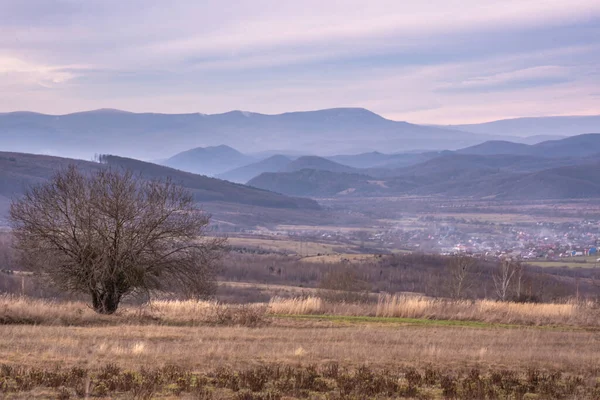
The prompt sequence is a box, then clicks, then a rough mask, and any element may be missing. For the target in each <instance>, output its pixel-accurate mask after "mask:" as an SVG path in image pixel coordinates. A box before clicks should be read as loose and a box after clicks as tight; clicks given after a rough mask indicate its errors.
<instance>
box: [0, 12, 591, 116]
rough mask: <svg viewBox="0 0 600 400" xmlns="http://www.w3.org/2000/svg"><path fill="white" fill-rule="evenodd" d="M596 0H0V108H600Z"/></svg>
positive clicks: (567, 111) (468, 111)
mask: <svg viewBox="0 0 600 400" xmlns="http://www.w3.org/2000/svg"><path fill="white" fill-rule="evenodd" d="M599 65H600V1H598V0H501V1H497V0H429V1H421V2H418V1H405V0H389V1H388V0H370V1H357V0H344V1H337V0H336V1H333V0H303V1H298V0H291V1H288V0H252V1H251V0H237V1H229V2H227V1H223V0H220V1H213V0H203V1H198V0H169V1H166V0H165V1H157V0H0V112H6V111H15V110H32V111H39V112H45V113H54V114H64V113H69V112H74V111H81V110H87V109H96V108H119V109H124V110H130V111H138V112H139V111H152V112H168V113H184V112H202V113H219V112H225V111H229V110H233V109H239V110H248V111H255V112H261V113H268V114H273V113H280V112H285V111H295V110H314V109H321V108H330V107H365V108H368V109H370V110H372V111H374V112H377V113H379V114H381V115H383V116H385V117H388V118H391V119H396V120H406V121H410V122H416V123H436V124H446V123H469V122H482V121H488V120H494V119H501V118H511V117H520V116H545V115H571V114H578V115H589V114H600V67H599Z"/></svg>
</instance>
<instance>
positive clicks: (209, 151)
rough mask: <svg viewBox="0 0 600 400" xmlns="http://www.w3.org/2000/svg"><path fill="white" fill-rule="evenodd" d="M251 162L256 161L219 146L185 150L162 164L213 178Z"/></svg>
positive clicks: (226, 147) (234, 150)
mask: <svg viewBox="0 0 600 400" xmlns="http://www.w3.org/2000/svg"><path fill="white" fill-rule="evenodd" d="M253 161H256V160H255V159H254V158H253V157H250V156H247V155H245V154H242V153H240V152H239V151H237V150H236V149H233V148H231V147H229V146H225V145H220V146H215V147H197V148H195V149H191V150H187V151H184V152H181V153H178V154H175V155H174V156H172V157H170V158H168V159H166V160H165V161H164V162H162V164H163V165H166V166H168V167H171V168H176V169H180V170H182V171H187V172H192V173H194V174H201V175H208V176H213V175H217V174H220V173H223V172H225V171H228V170H230V169H232V168H237V167H240V166H242V165H246V164H249V163H251V162H253Z"/></svg>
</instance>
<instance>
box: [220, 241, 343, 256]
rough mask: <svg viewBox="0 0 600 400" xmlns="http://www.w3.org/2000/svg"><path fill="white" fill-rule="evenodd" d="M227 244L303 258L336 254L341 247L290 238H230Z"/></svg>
mask: <svg viewBox="0 0 600 400" xmlns="http://www.w3.org/2000/svg"><path fill="white" fill-rule="evenodd" d="M227 244H228V245H229V246H232V247H246V248H254V249H261V250H265V251H269V252H275V253H285V254H301V255H303V256H316V255H318V254H332V253H336V250H335V249H336V248H339V247H340V245H339V244H330V243H317V242H310V241H299V240H292V239H288V238H285V239H284V238H282V239H267V238H241V237H230V238H228V239H227Z"/></svg>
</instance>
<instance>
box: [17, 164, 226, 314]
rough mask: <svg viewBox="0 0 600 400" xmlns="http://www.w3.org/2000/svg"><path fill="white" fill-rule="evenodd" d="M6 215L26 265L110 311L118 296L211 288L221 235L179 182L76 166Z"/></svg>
mask: <svg viewBox="0 0 600 400" xmlns="http://www.w3.org/2000/svg"><path fill="white" fill-rule="evenodd" d="M10 219H11V223H12V227H13V231H14V235H15V239H16V247H17V249H18V250H20V254H21V256H22V262H23V264H24V265H25V266H27V267H29V268H31V269H32V270H34V271H36V272H38V273H39V275H40V276H42V277H45V278H47V279H48V280H49V281H50V283H52V284H54V285H56V286H57V287H59V288H61V289H62V290H65V291H70V292H78V293H85V294H88V295H90V296H91V300H92V306H93V308H94V310H96V311H97V312H98V313H103V314H112V313H114V312H115V311H116V310H117V307H118V306H119V303H120V301H121V300H122V298H123V296H126V295H129V294H136V293H146V294H150V292H152V291H155V290H172V289H180V290H183V291H184V292H185V293H186V294H188V295H193V296H205V295H208V294H210V293H212V291H213V290H214V277H215V274H216V266H217V265H218V263H217V261H218V260H219V258H220V250H221V249H222V244H223V240H222V239H211V238H207V237H206V236H205V231H206V228H207V226H208V223H209V217H208V216H207V215H206V214H204V213H202V212H201V211H200V210H199V209H198V208H197V206H196V205H195V203H194V201H193V197H192V195H191V194H190V193H189V192H187V191H186V190H185V189H183V188H181V187H179V186H177V185H174V184H173V183H172V182H170V181H169V180H167V181H148V180H143V179H141V178H140V177H136V176H134V175H133V174H132V173H131V172H125V171H115V170H111V169H107V168H100V169H98V170H97V171H96V172H93V173H90V174H85V173H82V172H81V171H79V170H78V169H77V167H75V166H70V167H69V168H67V169H66V170H64V171H61V172H58V173H57V174H56V175H55V176H54V177H53V178H52V179H51V180H50V181H49V182H48V183H45V184H42V185H39V186H36V187H34V188H32V189H30V190H29V191H27V192H26V193H25V195H24V196H23V197H22V198H21V199H19V200H16V201H13V203H12V205H11V210H10Z"/></svg>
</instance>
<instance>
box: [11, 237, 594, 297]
mask: <svg viewBox="0 0 600 400" xmlns="http://www.w3.org/2000/svg"><path fill="white" fill-rule="evenodd" d="M19 269H20V268H19V265H18V263H17V261H16V255H15V253H14V250H13V249H12V247H11V237H10V235H9V234H5V233H0V270H2V271H3V272H2V273H0V292H4V293H12V294H21V293H22V294H26V295H29V296H34V297H60V296H61V293H58V292H55V291H52V290H51V289H49V288H48V287H46V285H43V284H40V283H39V282H36V280H34V279H32V278H31V277H29V276H23V275H21V274H18V273H17V274H14V273H11V272H10V271H15V270H16V271H18V270H19ZM218 280H219V281H222V282H223V281H227V282H249V283H260V284H270V285H289V286H295V287H301V288H307V289H320V290H332V291H345V292H353V293H365V292H370V293H400V292H413V293H419V294H423V295H426V296H431V297H451V298H460V299H481V298H488V299H499V300H502V299H503V300H512V301H532V302H536V301H539V302H548V301H561V300H565V299H571V298H576V297H579V298H580V299H597V298H599V297H600V271H598V270H596V269H594V268H550V267H537V266H531V265H527V264H520V263H513V262H501V261H498V260H485V259H478V258H470V257H451V256H440V255H433V254H422V253H411V254H400V255H373V256H370V257H368V258H366V259H361V260H343V261H342V262H336V263H322V262H309V261H306V260H302V259H300V258H299V257H296V256H286V255H279V254H252V253H241V252H230V253H229V254H227V255H226V256H225V257H224V259H223V264H222V267H221V272H220V274H219V277H218ZM235 290H238V289H235ZM223 296H224V298H226V299H227V300H228V301H236V300H237V301H240V302H252V301H266V300H268V298H267V297H265V294H264V293H262V294H260V295H259V294H258V292H251V291H248V292H247V293H244V292H243V290H241V289H240V292H239V293H235V291H234V290H232V289H227V290H226V292H223Z"/></svg>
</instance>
